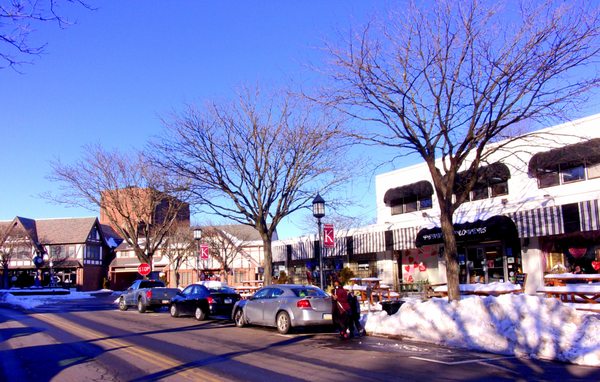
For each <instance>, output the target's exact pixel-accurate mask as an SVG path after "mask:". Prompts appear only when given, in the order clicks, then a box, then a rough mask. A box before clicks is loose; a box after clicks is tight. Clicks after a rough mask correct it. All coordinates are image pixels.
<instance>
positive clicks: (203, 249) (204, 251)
mask: <svg viewBox="0 0 600 382" xmlns="http://www.w3.org/2000/svg"><path fill="white" fill-rule="evenodd" d="M200 259H202V260H208V244H200Z"/></svg>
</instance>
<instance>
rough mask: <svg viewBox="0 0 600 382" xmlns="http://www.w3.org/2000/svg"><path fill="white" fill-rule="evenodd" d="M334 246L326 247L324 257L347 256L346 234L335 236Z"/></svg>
mask: <svg viewBox="0 0 600 382" xmlns="http://www.w3.org/2000/svg"><path fill="white" fill-rule="evenodd" d="M334 242H335V247H333V248H327V249H326V250H325V252H324V255H325V257H326V258H330V257H339V256H348V241H347V239H346V236H337V237H335V239H334Z"/></svg>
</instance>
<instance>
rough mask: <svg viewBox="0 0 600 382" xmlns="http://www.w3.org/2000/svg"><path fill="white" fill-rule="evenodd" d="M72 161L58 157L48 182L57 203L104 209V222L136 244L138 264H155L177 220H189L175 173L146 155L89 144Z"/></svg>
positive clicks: (134, 248)
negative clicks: (54, 185) (54, 190)
mask: <svg viewBox="0 0 600 382" xmlns="http://www.w3.org/2000/svg"><path fill="white" fill-rule="evenodd" d="M84 151H85V154H84V156H83V158H82V159H81V160H79V161H77V162H75V163H73V164H65V163H62V162H61V161H55V162H53V163H52V164H51V166H52V174H51V175H50V176H49V179H50V180H53V181H56V182H58V183H59V184H60V191H61V192H60V193H59V194H57V195H52V194H46V195H45V197H46V198H49V199H51V200H53V201H56V202H59V203H63V204H67V205H70V206H80V207H84V208H88V209H90V210H92V211H98V210H100V215H101V220H106V221H108V222H109V223H110V225H111V226H112V228H113V229H114V230H115V231H116V232H117V233H118V234H119V235H121V236H122V237H123V239H124V240H125V241H126V242H127V243H128V244H129V245H130V246H131V247H132V248H133V250H134V252H135V254H136V256H137V258H138V259H139V260H140V262H143V263H148V264H150V265H152V257H153V256H154V253H155V252H156V251H157V250H158V249H160V248H161V245H162V244H163V243H164V241H165V240H166V238H167V235H168V233H169V232H170V230H171V229H172V228H173V226H174V225H175V224H176V223H179V222H181V221H187V222H188V224H189V205H188V204H187V203H185V202H184V201H183V200H185V195H184V194H183V193H182V192H181V187H180V186H179V185H178V183H177V181H176V180H174V179H173V177H171V176H169V175H168V174H167V173H165V172H164V171H163V170H161V169H159V168H157V167H155V166H154V165H153V164H152V163H151V162H150V161H149V160H148V159H147V158H146V157H145V156H144V155H143V154H141V153H133V154H123V153H120V152H118V151H107V150H105V149H103V148H101V147H100V146H88V147H86V148H85V150H84Z"/></svg>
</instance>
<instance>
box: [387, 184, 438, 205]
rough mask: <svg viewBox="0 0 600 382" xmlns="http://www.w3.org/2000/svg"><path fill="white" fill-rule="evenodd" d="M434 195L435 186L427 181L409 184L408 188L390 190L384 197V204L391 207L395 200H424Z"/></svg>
mask: <svg viewBox="0 0 600 382" xmlns="http://www.w3.org/2000/svg"><path fill="white" fill-rule="evenodd" d="M431 195H433V186H432V185H431V183H429V182H428V181H426V180H422V181H420V182H416V183H411V184H407V185H406V186H401V187H396V188H390V189H389V190H387V192H386V193H385V195H384V197H383V202H384V203H385V205H386V206H389V205H390V204H391V203H392V202H393V201H395V200H401V199H403V198H409V197H416V198H422V197H426V196H431Z"/></svg>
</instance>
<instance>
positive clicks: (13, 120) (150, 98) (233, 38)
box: [0, 0, 600, 237]
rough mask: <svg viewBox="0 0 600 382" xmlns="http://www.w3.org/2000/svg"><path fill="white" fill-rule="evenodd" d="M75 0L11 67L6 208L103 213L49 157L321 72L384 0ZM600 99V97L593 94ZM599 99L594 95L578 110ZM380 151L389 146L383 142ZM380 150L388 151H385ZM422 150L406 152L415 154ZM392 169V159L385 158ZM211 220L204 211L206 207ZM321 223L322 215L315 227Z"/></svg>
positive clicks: (0, 98) (0, 156) (118, 144)
mask: <svg viewBox="0 0 600 382" xmlns="http://www.w3.org/2000/svg"><path fill="white" fill-rule="evenodd" d="M90 3H91V4H92V5H93V6H95V7H97V10H95V11H89V10H87V9H85V8H83V7H76V6H72V5H69V6H65V9H64V13H65V14H66V15H67V16H68V17H69V18H71V19H72V20H73V21H76V23H75V24H74V25H71V26H69V27H68V28H66V29H60V28H58V27H57V26H56V25H53V24H44V25H36V28H37V30H36V32H35V34H34V35H33V37H34V39H35V40H37V41H39V42H40V43H43V42H47V43H48V45H47V49H46V52H45V54H44V55H43V56H41V57H39V58H37V59H35V62H34V64H33V65H25V66H23V67H21V68H20V70H21V71H22V73H17V72H15V71H13V70H11V69H3V70H0V129H1V130H0V131H1V133H2V134H1V135H0V136H1V140H0V142H1V150H0V176H1V177H0V179H2V186H1V187H0V220H9V219H12V218H13V217H14V216H16V215H19V216H25V217H30V218H48V217H50V218H51V217H72V216H92V215H95V216H97V215H98V212H97V211H89V210H84V209H76V208H66V207H64V206H59V205H54V204H51V203H50V202H48V201H46V200H43V199H40V198H39V196H38V195H39V194H40V193H43V192H47V191H52V190H54V189H55V187H56V185H54V184H52V183H50V182H49V181H48V180H46V178H45V177H46V176H48V175H49V173H50V167H49V162H50V161H51V160H53V159H55V158H60V159H61V160H63V161H65V162H72V161H74V160H76V159H78V158H79V157H80V156H81V148H82V146H84V145H86V144H90V143H100V144H102V145H104V146H106V147H109V148H119V149H122V150H128V149H132V148H141V147H143V146H144V144H145V143H146V142H147V140H148V139H149V138H151V137H152V136H155V135H158V134H159V133H160V132H161V130H162V124H161V121H160V119H161V117H166V116H168V115H169V113H170V112H171V111H174V110H180V109H181V108H183V106H184V105H185V104H188V103H198V104H201V103H202V102H204V101H206V100H209V99H215V98H216V99H220V98H227V97H229V96H231V95H232V94H233V93H234V91H235V89H236V88H238V87H240V86H241V85H244V84H248V85H260V86H261V87H271V86H272V87H278V86H280V85H282V84H286V83H288V82H289V81H290V80H293V81H294V82H296V83H298V84H304V85H306V84H310V83H311V81H313V80H315V79H316V78H318V77H317V74H316V73H315V71H314V70H313V69H312V68H311V67H309V64H312V65H314V66H316V67H319V66H322V65H324V64H325V55H324V53H323V50H322V48H323V46H324V42H325V41H336V40H337V39H338V38H339V33H342V32H344V31H346V32H347V31H348V30H349V28H350V26H351V25H352V24H361V23H363V22H365V21H366V20H368V19H370V17H371V16H372V15H373V14H375V13H376V12H378V11H381V9H382V8H384V7H386V4H388V3H387V2H384V1H364V0H354V1H353V0H337V1H333V0H328V1H311V2H309V1H274V0H273V1H210V2H209V1H168V2H167V1H158V0H155V1H140V0H136V1H116V0H113V1H98V0H90ZM592 104H593V103H592ZM598 111H600V108H599V107H598V106H597V104H596V105H595V106H590V107H588V108H587V110H585V111H584V112H583V113H582V114H580V115H579V116H584V115H588V114H592V113H594V112H598ZM377 151H378V152H381V149H377ZM379 159H381V160H385V159H387V158H385V156H380V157H379ZM410 160H411V162H403V163H398V162H396V163H395V165H396V166H404V165H407V164H410V163H412V162H414V161H415V159H414V158H412V159H410ZM390 169H391V166H390V165H387V166H383V167H381V168H379V169H378V170H376V172H377V173H381V172H385V171H388V170H390ZM347 192H348V195H347V197H349V198H352V200H353V204H354V205H355V207H354V210H353V211H352V213H353V214H354V215H356V216H358V217H360V218H362V220H363V221H369V220H373V219H374V218H375V215H376V208H375V195H374V194H375V188H374V172H369V173H365V174H361V175H360V176H358V177H357V179H356V180H355V183H354V184H352V185H351V186H349V187H348V191H347ZM310 219H312V217H310V213H309V211H307V213H306V214H304V215H303V214H302V213H298V214H296V215H294V216H292V218H291V219H288V220H285V221H284V222H283V223H282V224H281V225H280V226H279V227H278V231H279V234H280V237H290V236H295V235H298V234H300V233H302V232H304V231H307V230H308V231H310V230H311V227H310V226H309V225H308V224H307V222H310ZM196 220H197V221H202V217H196ZM313 228H314V227H313Z"/></svg>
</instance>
